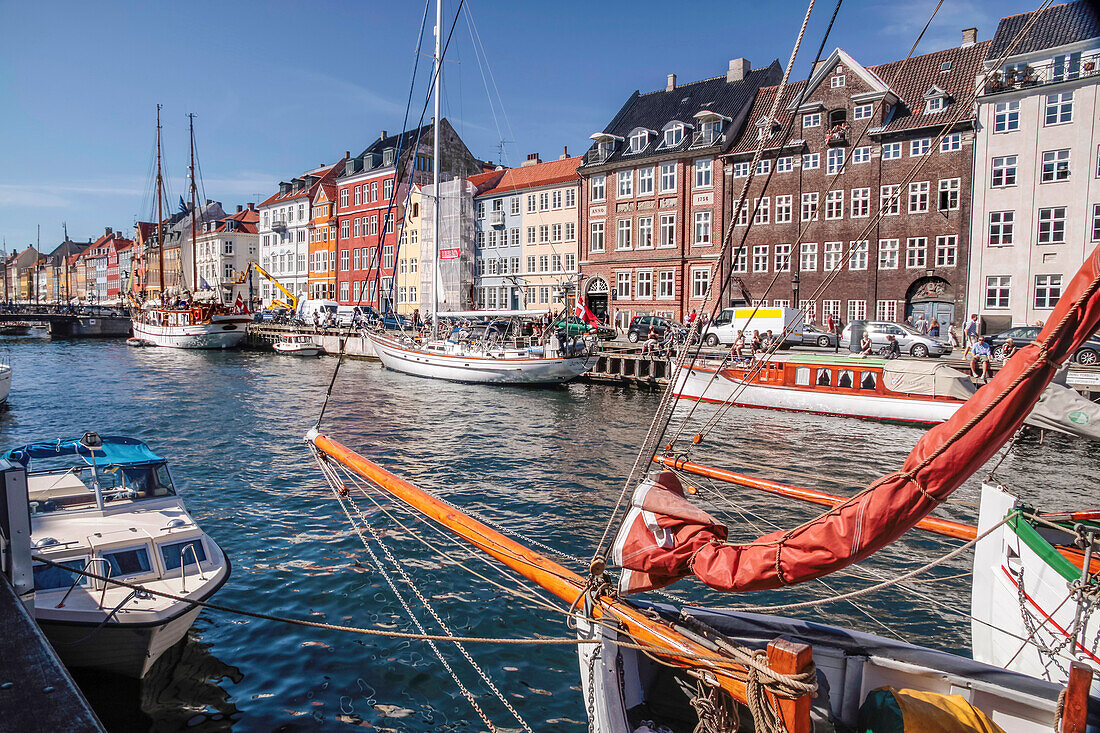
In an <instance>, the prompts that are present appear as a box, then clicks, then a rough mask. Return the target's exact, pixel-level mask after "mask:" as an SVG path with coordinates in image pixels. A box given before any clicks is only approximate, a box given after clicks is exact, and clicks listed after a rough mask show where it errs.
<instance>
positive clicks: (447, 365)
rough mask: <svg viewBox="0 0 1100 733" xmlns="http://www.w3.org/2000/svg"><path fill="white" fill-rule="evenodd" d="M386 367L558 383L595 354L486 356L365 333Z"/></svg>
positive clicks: (472, 378)
mask: <svg viewBox="0 0 1100 733" xmlns="http://www.w3.org/2000/svg"><path fill="white" fill-rule="evenodd" d="M368 338H369V339H370V341H371V343H372V344H373V346H374V351H375V353H376V354H377V355H378V358H379V359H381V360H382V364H383V365H385V366H386V368H387V369H393V370H394V371H398V372H405V373H406V374H414V375H416V376H418V377H430V378H432V379H446V380H449V381H452V382H474V383H482V384H560V383H563V382H568V381H569V380H571V379H575V378H577V377H579V376H580V375H582V374H584V373H585V372H587V371H588V370H589V369H591V368H592V366H593V365H594V364H595V363H596V359H595V357H583V356H582V357H568V358H536V357H522V358H508V357H502V358H489V357H485V356H477V355H470V354H447V353H441V352H432V351H427V350H424V349H420V348H416V347H412V346H405V345H403V344H400V343H398V342H396V341H394V340H392V339H389V338H386V337H383V336H376V335H371V336H369V337H368Z"/></svg>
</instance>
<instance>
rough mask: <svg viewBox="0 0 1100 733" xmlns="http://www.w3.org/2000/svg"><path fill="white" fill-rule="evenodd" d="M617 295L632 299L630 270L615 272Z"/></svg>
mask: <svg viewBox="0 0 1100 733" xmlns="http://www.w3.org/2000/svg"><path fill="white" fill-rule="evenodd" d="M615 297H616V298H618V299H619V300H630V271H629V270H626V271H622V270H620V271H619V272H616V273H615Z"/></svg>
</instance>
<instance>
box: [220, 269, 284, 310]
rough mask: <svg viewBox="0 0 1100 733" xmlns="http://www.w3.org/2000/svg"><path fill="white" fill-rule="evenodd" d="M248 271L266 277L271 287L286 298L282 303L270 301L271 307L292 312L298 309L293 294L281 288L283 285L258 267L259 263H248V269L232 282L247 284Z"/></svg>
mask: <svg viewBox="0 0 1100 733" xmlns="http://www.w3.org/2000/svg"><path fill="white" fill-rule="evenodd" d="M249 270H255V271H256V272H258V273H260V274H261V275H263V276H264V277H266V278H267V279H268V280H270V281H271V283H272V285H274V286H275V287H276V288H278V289H279V291H280V292H281V293H282V294H283V295H285V296H286V302H283V301H281V300H272V301H271V304H272V305H275V306H280V307H283V308H289V309H290V310H292V311H294V310H297V309H298V298H297V297H296V296H295V295H294V294H293V293H291V292H290V291H289V290H287V289H286V288H285V287H283V284H282V283H281V282H279V281H278V280H276V279H275V276H274V275H272V274H271V273H270V272H268V271H267V270H265V269H264V268H262V267H260V263H258V262H256V261H251V262H249V263H248V267H246V268H245V270H244V272H242V273H239V274H238V275H237V277H236V278H234V280H235V281H236V282H238V283H243V282H247V281H248V271H249Z"/></svg>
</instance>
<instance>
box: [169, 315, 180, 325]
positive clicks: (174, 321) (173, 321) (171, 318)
mask: <svg viewBox="0 0 1100 733" xmlns="http://www.w3.org/2000/svg"><path fill="white" fill-rule="evenodd" d="M178 322H179V321H178V320H177V318H176V314H175V313H169V314H168V325H169V326H175V325H176V324H177V323H178Z"/></svg>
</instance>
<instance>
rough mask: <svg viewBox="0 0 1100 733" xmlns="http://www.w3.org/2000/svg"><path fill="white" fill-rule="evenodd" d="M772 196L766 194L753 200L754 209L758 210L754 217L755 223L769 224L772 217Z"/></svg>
mask: <svg viewBox="0 0 1100 733" xmlns="http://www.w3.org/2000/svg"><path fill="white" fill-rule="evenodd" d="M771 202H772V200H771V197H770V196H764V197H763V198H758V199H754V200H753V211H755V212H756V214H755V216H753V218H752V223H753V224H767V223H768V220H769V219H770V218H771Z"/></svg>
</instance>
